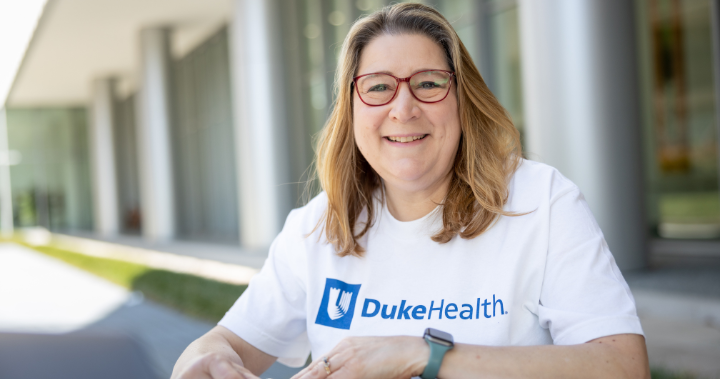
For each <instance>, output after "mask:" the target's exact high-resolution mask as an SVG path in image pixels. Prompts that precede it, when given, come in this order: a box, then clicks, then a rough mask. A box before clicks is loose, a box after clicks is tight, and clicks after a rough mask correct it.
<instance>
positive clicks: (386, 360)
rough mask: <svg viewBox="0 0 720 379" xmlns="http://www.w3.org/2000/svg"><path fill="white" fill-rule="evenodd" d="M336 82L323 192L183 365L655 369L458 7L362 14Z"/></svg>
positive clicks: (601, 248) (523, 373) (568, 192)
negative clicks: (474, 49) (467, 37)
mask: <svg viewBox="0 0 720 379" xmlns="http://www.w3.org/2000/svg"><path fill="white" fill-rule="evenodd" d="M336 86H337V89H338V98H337V102H336V104H335V107H334V109H333V112H332V114H331V116H330V118H329V119H328V122H327V124H326V125H325V128H324V129H323V132H322V135H321V136H320V140H319V145H318V149H317V156H316V164H317V171H318V177H319V179H320V183H321V186H322V189H323V191H324V192H323V193H321V194H320V195H318V196H317V197H315V198H314V199H313V200H311V201H310V202H309V204H307V205H306V206H305V207H303V208H300V209H297V210H294V211H293V212H292V213H291V214H290V215H289V216H288V219H287V221H286V223H285V227H284V228H283V231H282V232H281V233H280V235H279V236H278V237H277V238H276V240H275V242H274V243H273V245H272V247H271V248H270V255H269V257H268V260H267V262H266V264H265V266H264V267H263V269H262V271H261V272H260V273H259V274H258V275H257V276H256V277H255V278H254V279H253V280H252V282H251V283H250V286H249V288H248V289H247V291H246V292H245V293H244V294H243V295H242V296H241V297H240V299H239V300H238V301H237V302H236V303H235V305H233V307H232V308H231V309H230V310H229V311H228V313H227V314H226V315H225V317H224V318H223V319H222V320H221V321H220V323H219V326H218V327H216V328H215V329H213V331H211V332H209V333H208V334H207V335H205V336H204V337H202V338H200V339H198V340H197V341H196V342H194V343H193V344H192V345H190V347H188V349H187V350H186V352H185V353H183V356H181V358H180V360H178V363H177V365H176V367H175V372H174V376H173V377H174V378H196V377H197V378H225V377H237V378H242V377H244V378H255V377H256V376H255V375H257V374H259V373H261V372H263V371H264V370H265V369H266V368H267V367H269V365H270V364H272V362H274V361H275V360H276V359H278V360H279V361H280V362H282V363H285V364H289V365H302V364H303V363H304V362H305V360H306V358H307V355H308V353H309V352H312V356H313V358H314V359H315V360H314V362H313V363H311V364H310V365H309V366H308V367H307V368H306V369H305V370H303V371H301V372H300V373H299V374H298V375H297V376H296V378H303V379H308V378H326V377H330V378H408V377H412V376H421V377H422V378H424V379H427V378H436V377H440V378H477V377H480V376H481V375H487V376H488V377H528V378H531V377H532V378H535V377H598V378H607V377H613V378H625V377H633V378H646V377H648V375H649V370H648V365H647V352H646V350H645V344H644V339H643V336H642V328H641V326H640V322H639V320H638V317H637V315H636V311H635V304H634V301H633V298H632V294H631V293H630V290H629V288H628V286H627V284H626V283H625V281H624V279H623V278H622V275H621V273H620V271H619V269H618V268H617V265H616V264H615V261H614V259H613V257H612V254H611V253H610V251H609V250H608V247H607V244H606V243H605V241H604V238H603V235H602V232H601V231H600V229H599V228H598V226H597V224H596V223H595V220H594V219H593V217H592V215H591V213H590V212H589V209H588V207H587V204H586V203H585V201H584V199H583V197H582V194H581V193H580V192H579V190H578V188H577V186H575V185H574V184H573V183H571V182H570V181H569V180H567V179H566V178H565V177H563V176H562V175H561V174H560V173H559V172H558V171H557V170H555V169H553V168H552V167H548V166H546V165H543V164H540V163H535V162H531V161H527V160H524V159H522V154H521V151H520V144H519V139H518V133H517V130H516V129H515V128H514V127H513V124H512V122H511V121H510V119H509V117H508V116H507V113H506V111H505V110H504V109H503V108H502V107H501V106H500V105H499V103H498V102H497V100H496V99H495V97H494V96H493V94H492V93H491V92H490V91H489V90H488V89H487V86H486V85H485V83H484V81H483V79H482V78H481V76H480V74H479V72H478V70H477V68H476V67H475V66H474V64H473V62H472V60H471V59H470V56H469V54H468V52H467V50H466V49H465V47H464V46H463V44H462V42H461V41H460V39H459V38H458V36H457V34H456V33H455V31H454V30H453V29H452V26H451V25H450V24H449V23H448V21H447V20H446V19H444V18H443V17H442V16H441V15H440V14H439V13H438V12H437V11H435V10H434V9H432V8H430V7H427V6H424V5H421V4H407V3H406V4H397V5H393V6H390V7H386V8H384V9H383V10H381V11H379V12H376V13H374V14H372V15H370V16H368V17H366V18H363V19H360V20H359V21H358V22H357V23H356V24H355V25H354V26H353V27H352V29H351V31H350V33H349V34H348V36H347V38H346V40H345V43H344V44H343V50H342V54H341V58H340V67H339V69H338V71H337V77H336ZM423 331H424V332H423ZM538 345H548V346H538ZM550 345H555V346H550Z"/></svg>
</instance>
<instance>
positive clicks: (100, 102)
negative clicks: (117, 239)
mask: <svg viewBox="0 0 720 379" xmlns="http://www.w3.org/2000/svg"><path fill="white" fill-rule="evenodd" d="M114 87H115V82H114V81H113V80H112V79H109V78H103V79H96V80H95V81H93V83H92V101H91V104H90V128H89V129H90V130H89V132H90V133H89V134H90V135H89V137H90V138H89V141H90V165H91V169H92V190H93V192H92V193H93V216H94V223H95V232H96V233H98V234H99V235H101V236H104V237H112V236H115V235H117V234H118V232H119V231H120V225H119V224H120V216H119V214H118V206H119V205H118V191H117V169H116V167H117V166H116V165H115V141H114V138H113V137H114V136H113V126H114V113H113V101H114Z"/></svg>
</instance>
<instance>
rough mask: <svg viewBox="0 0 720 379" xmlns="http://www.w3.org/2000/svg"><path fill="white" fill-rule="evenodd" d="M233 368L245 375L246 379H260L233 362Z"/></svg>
mask: <svg viewBox="0 0 720 379" xmlns="http://www.w3.org/2000/svg"><path fill="white" fill-rule="evenodd" d="M231 363H232V365H233V367H234V368H235V369H236V370H238V371H239V372H240V373H241V374H243V376H244V378H245V379H260V378H259V377H257V376H255V374H253V373H252V372H250V370H248V369H246V368H245V367H243V366H241V365H239V364H237V363H235V362H231Z"/></svg>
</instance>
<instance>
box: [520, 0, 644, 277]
mask: <svg viewBox="0 0 720 379" xmlns="http://www.w3.org/2000/svg"><path fill="white" fill-rule="evenodd" d="M519 7H520V9H519V11H520V28H521V30H520V32H521V44H522V57H523V60H522V74H523V96H524V103H525V122H526V137H527V150H528V151H527V154H528V156H529V157H530V158H531V159H534V160H538V161H541V162H545V163H548V164H550V165H552V166H555V167H557V168H558V169H559V170H560V171H561V172H562V173H563V174H564V175H566V176H567V177H568V178H570V179H571V180H573V181H574V182H575V183H576V184H577V185H578V186H579V187H580V189H581V191H582V192H583V193H584V194H585V197H586V199H587V201H588V204H589V205H590V208H591V209H592V211H593V213H594V215H595V217H596V218H597V220H598V223H599V224H600V227H601V228H602V230H603V232H604V234H605V238H606V240H607V242H608V244H609V246H610V250H611V251H612V252H613V255H614V256H615V259H616V260H617V262H618V265H619V266H620V268H621V269H635V268H641V267H643V266H645V265H646V261H647V260H646V238H647V235H646V229H647V228H646V225H645V217H644V206H643V196H644V193H643V174H642V161H641V159H642V157H641V154H640V152H641V148H642V147H641V141H640V134H641V122H640V101H639V89H638V86H639V84H638V75H637V59H636V54H637V47H636V41H635V40H636V37H635V9H634V3H633V2H632V1H627V0H521V1H520V2H519Z"/></svg>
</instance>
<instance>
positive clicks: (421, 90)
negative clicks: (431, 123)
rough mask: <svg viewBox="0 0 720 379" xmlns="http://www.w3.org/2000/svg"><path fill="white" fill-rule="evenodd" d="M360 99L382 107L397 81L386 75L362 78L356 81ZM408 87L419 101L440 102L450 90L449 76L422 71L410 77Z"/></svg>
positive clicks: (394, 89) (440, 72) (391, 94)
mask: <svg viewBox="0 0 720 379" xmlns="http://www.w3.org/2000/svg"><path fill="white" fill-rule="evenodd" d="M357 86H358V92H359V95H360V98H361V99H362V100H363V101H364V102H365V103H367V104H370V105H383V104H386V103H388V102H390V100H392V98H393V96H394V95H395V91H396V89H397V86H398V82H397V80H396V79H395V78H394V77H392V76H390V75H387V74H372V75H367V76H363V77H361V78H359V79H358V81H357ZM409 87H410V90H411V91H412V93H413V94H414V95H415V97H417V98H418V100H420V101H424V102H434V101H438V100H442V99H443V98H444V97H445V96H446V95H447V93H448V91H449V90H450V74H448V73H447V72H443V71H424V72H418V73H417V74H415V75H413V76H412V77H410V82H409Z"/></svg>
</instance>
